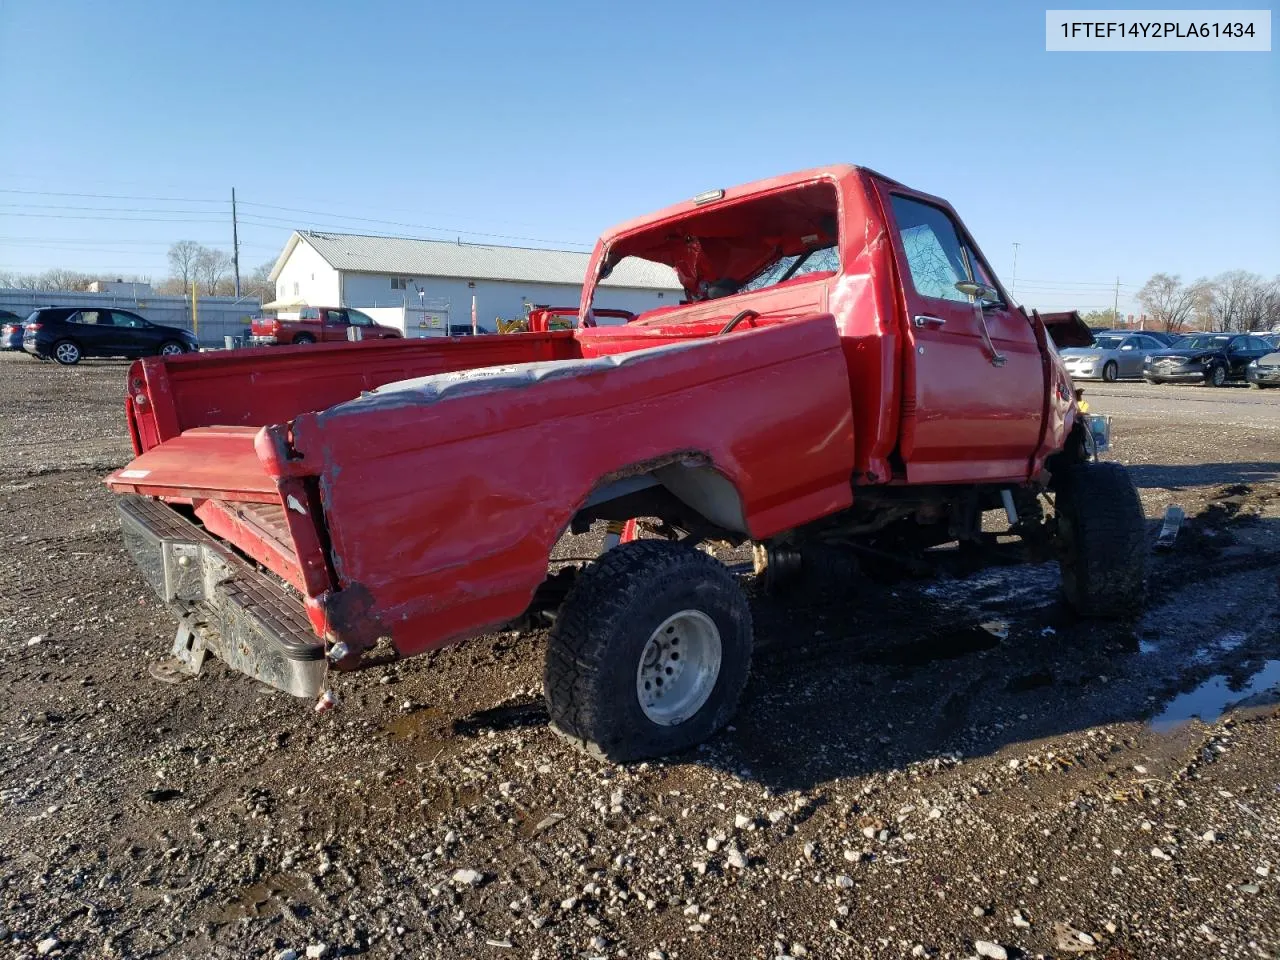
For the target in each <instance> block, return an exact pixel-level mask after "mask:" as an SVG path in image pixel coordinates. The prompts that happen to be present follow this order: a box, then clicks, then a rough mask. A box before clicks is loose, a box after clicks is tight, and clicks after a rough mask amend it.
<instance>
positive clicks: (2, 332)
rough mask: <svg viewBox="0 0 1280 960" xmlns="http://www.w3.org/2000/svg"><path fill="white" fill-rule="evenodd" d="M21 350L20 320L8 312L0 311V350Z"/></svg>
mask: <svg viewBox="0 0 1280 960" xmlns="http://www.w3.org/2000/svg"><path fill="white" fill-rule="evenodd" d="M21 349H22V318H21V317H20V316H18V315H17V314H16V313H13V312H12V311H10V310H0V350H21Z"/></svg>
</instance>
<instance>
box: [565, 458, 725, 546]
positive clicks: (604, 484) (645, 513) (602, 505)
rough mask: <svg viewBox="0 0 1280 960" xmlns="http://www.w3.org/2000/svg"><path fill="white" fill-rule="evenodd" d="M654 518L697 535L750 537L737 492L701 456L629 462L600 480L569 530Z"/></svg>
mask: <svg viewBox="0 0 1280 960" xmlns="http://www.w3.org/2000/svg"><path fill="white" fill-rule="evenodd" d="M634 517H657V518H659V519H661V520H664V521H666V522H667V523H670V524H672V525H673V526H675V527H678V528H680V529H683V530H686V531H688V532H691V533H692V532H698V533H699V534H701V535H702V536H703V537H712V538H715V539H723V540H728V541H730V542H735V543H737V542H741V541H743V540H746V539H748V538H749V537H750V534H749V533H748V531H747V523H746V512H745V509H744V505H743V501H742V494H741V493H740V492H739V490H738V488H737V486H736V485H735V484H734V482H733V481H732V480H731V479H729V477H728V476H726V475H725V473H724V472H723V471H721V470H719V469H717V468H716V466H715V465H714V464H713V463H712V462H711V460H710V458H708V457H706V456H705V455H702V454H694V455H690V454H677V455H672V456H670V457H663V458H658V459H657V460H649V461H645V462H642V463H635V464H631V465H629V466H627V467H624V468H622V469H621V470H618V471H615V472H614V473H612V474H610V475H609V476H608V477H605V478H602V479H601V481H600V482H599V483H598V484H597V485H596V487H595V489H594V490H593V491H592V492H591V495H590V496H589V497H588V498H587V502H586V504H585V505H584V506H583V507H582V508H581V509H580V510H579V511H578V512H577V513H576V514H575V515H574V518H573V521H572V523H571V526H570V529H571V530H572V531H573V532H574V533H583V532H585V531H586V529H587V528H588V527H589V526H590V525H591V524H592V523H593V522H594V521H596V520H630V519H632V518H634Z"/></svg>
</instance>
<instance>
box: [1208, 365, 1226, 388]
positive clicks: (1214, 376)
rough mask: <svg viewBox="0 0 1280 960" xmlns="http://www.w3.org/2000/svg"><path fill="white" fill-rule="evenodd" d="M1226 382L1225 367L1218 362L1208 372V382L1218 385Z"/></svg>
mask: <svg viewBox="0 0 1280 960" xmlns="http://www.w3.org/2000/svg"><path fill="white" fill-rule="evenodd" d="M1226 382H1227V368H1226V367H1224V366H1222V365H1221V364H1219V365H1218V366H1216V367H1214V368H1213V370H1212V371H1211V372H1210V373H1209V383H1210V384H1211V385H1212V386H1215V387H1220V386H1222V385H1223V384H1224V383H1226Z"/></svg>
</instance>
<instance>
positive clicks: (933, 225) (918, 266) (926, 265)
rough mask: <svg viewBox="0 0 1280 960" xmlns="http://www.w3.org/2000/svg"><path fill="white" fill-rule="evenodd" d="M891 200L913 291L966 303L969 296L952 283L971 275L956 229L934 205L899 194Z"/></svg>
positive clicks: (949, 219) (921, 294) (969, 278)
mask: <svg viewBox="0 0 1280 960" xmlns="http://www.w3.org/2000/svg"><path fill="white" fill-rule="evenodd" d="M891 200H892V204H893V217H894V219H895V220H896V221H897V222H898V235H899V237H900V238H901V240H902V249H903V252H904V253H905V254H906V257H907V269H908V270H909V271H910V273H911V285H912V286H914V287H915V289H916V293H918V294H920V296H922V297H933V298H935V299H938V300H952V301H955V302H957V303H968V302H969V298H968V297H967V296H965V295H964V294H963V293H961V292H960V291H959V290H957V289H956V284H957V283H959V282H960V281H961V280H971V279H973V278H972V277H971V276H970V275H969V267H968V263H967V258H966V257H965V253H964V247H963V245H962V244H961V243H960V236H959V231H957V230H956V227H955V224H954V223H952V222H951V218H950V217H949V216H947V215H946V214H945V213H944V212H943V211H942V210H940V209H938V208H937V207H934V206H930V205H929V204H927V203H921V202H920V201H918V200H912V199H910V198H908V197H899V196H893V197H892V198H891ZM984 282H987V281H984Z"/></svg>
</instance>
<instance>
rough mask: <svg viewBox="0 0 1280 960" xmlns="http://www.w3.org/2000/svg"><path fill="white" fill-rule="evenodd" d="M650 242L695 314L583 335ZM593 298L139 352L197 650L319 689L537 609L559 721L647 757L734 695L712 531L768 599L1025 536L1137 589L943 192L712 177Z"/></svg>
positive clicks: (118, 484)
mask: <svg viewBox="0 0 1280 960" xmlns="http://www.w3.org/2000/svg"><path fill="white" fill-rule="evenodd" d="M631 257H638V258H641V259H645V260H649V261H653V262H657V263H661V264H665V265H667V266H670V267H672V268H673V269H674V270H675V272H676V274H677V276H678V277H679V279H680V282H681V284H682V286H683V288H684V292H685V299H684V300H683V301H682V302H681V303H680V304H679V305H674V306H669V307H663V308H660V309H658V310H653V311H649V312H648V313H644V314H640V315H639V316H637V317H635V318H634V319H632V320H630V321H629V322H627V323H625V324H622V325H618V326H605V325H601V324H597V323H596V322H595V315H594V310H593V301H594V291H595V286H596V284H597V283H598V282H599V281H600V280H601V279H603V278H605V277H607V276H608V275H609V273H610V272H611V271H612V270H613V269H614V268H615V267H616V266H617V265H618V264H619V263H621V262H622V261H623V260H625V259H627V258H631ZM578 316H579V318H580V319H579V323H578V325H577V327H576V328H575V329H573V330H564V331H548V332H531V333H527V334H523V335H521V336H483V337H475V338H466V339H462V340H449V341H432V340H411V341H395V342H383V343H377V342H374V343H355V344H345V345H343V346H341V347H337V346H333V347H330V346H325V345H317V346H315V347H314V348H312V349H310V350H307V351H280V352H278V353H271V354H263V353H261V352H253V353H229V354H226V355H201V356H194V355H193V356H182V357H174V358H155V359H147V360H143V361H140V362H139V363H136V364H134V366H133V367H132V368H131V370H130V372H129V375H128V398H127V401H126V410H127V415H128V418H129V424H130V431H131V435H132V437H133V441H134V447H135V450H136V452H137V457H136V459H135V460H134V461H133V462H132V463H130V464H129V465H128V466H127V467H125V468H124V469H122V470H119V471H116V472H115V473H113V474H112V475H111V476H110V477H108V478H107V483H108V485H109V486H110V487H111V488H112V489H113V490H114V491H115V492H117V493H119V494H120V495H121V500H120V511H121V515H122V523H123V525H124V530H125V536H126V542H127V543H128V545H129V547H130V550H131V551H132V553H133V555H134V557H135V559H136V560H137V562H138V564H139V567H140V568H141V569H142V570H143V572H144V573H145V574H146V576H147V579H148V580H149V582H150V583H151V584H152V586H153V587H154V588H155V589H156V590H157V592H158V593H159V594H160V596H161V597H162V598H163V599H164V600H165V601H166V602H167V603H168V604H170V606H171V607H172V609H173V610H174V612H175V614H176V615H177V616H178V617H179V620H180V628H179V631H178V638H177V641H176V642H175V647H174V652H175V654H176V655H177V656H178V657H179V659H181V660H182V661H183V662H184V663H185V664H186V665H187V667H188V669H192V670H195V669H199V666H200V663H201V661H202V659H203V658H204V657H205V656H206V655H208V654H210V653H212V654H213V655H215V656H218V657H219V658H221V659H223V660H224V661H226V662H227V663H229V664H231V665H232V666H234V667H236V668H238V669H240V670H242V671H244V672H246V673H249V674H250V675H252V676H255V677H258V678H259V679H262V680H264V681H266V682H268V683H271V684H273V685H275V686H277V687H279V688H281V689H284V690H288V691H289V692H291V693H294V694H297V695H300V696H314V695H318V694H320V693H321V692H322V691H323V690H324V689H325V685H326V683H327V682H328V677H329V673H328V668H329V667H330V666H333V667H336V668H337V669H338V670H344V669H353V668H357V667H361V666H367V665H369V664H371V663H380V662H386V660H387V659H389V658H397V657H407V656H412V655H414V654H417V653H421V652H423V651H426V650H431V649H435V648H438V647H441V646H443V645H446V644H450V643H454V642H457V641H459V640H463V639H465V638H467V637H471V636H475V635H477V634H480V633H483V632H485V631H486V630H491V629H494V628H497V627H501V626H503V625H509V624H512V623H516V622H528V621H529V620H530V619H531V618H532V619H536V618H538V617H545V618H546V619H548V620H552V621H554V626H553V627H552V632H551V637H550V641H549V649H548V653H547V665H546V688H547V699H548V706H549V709H550V712H551V716H552V720H553V723H554V725H555V726H556V728H557V729H558V730H560V732H562V733H564V734H566V735H567V736H569V737H571V738H572V739H574V740H575V741H577V742H579V743H580V744H582V745H584V746H585V747H587V748H588V749H591V750H592V751H593V752H596V753H599V754H602V755H604V756H608V757H610V758H613V759H618V760H629V759H634V758H637V757H642V756H652V755H657V754H662V753H667V752H670V751H672V750H677V749H681V748H683V747H686V746H689V745H690V744H693V743H696V742H698V741H700V740H701V739H704V738H705V737H706V736H709V735H710V734H711V733H713V732H714V731H715V730H716V729H718V728H719V727H720V726H721V725H722V724H723V723H724V722H725V721H726V720H727V718H728V717H729V716H730V715H731V714H732V711H733V709H734V706H735V704H736V702H737V698H738V695H739V694H740V692H741V689H742V686H743V684H744V683H745V679H746V675H747V669H748V665H749V660H750V652H751V645H752V638H751V625H750V610H749V608H748V607H747V604H746V601H745V598H744V597H743V596H742V592H741V590H740V588H739V587H738V585H737V580H736V578H735V577H734V575H733V573H732V572H731V571H729V570H728V569H727V568H725V567H724V566H723V565H721V564H719V563H717V562H716V561H715V560H713V559H712V558H711V557H709V556H708V555H707V554H706V553H705V552H702V551H700V550H698V549H696V547H697V546H698V545H699V544H703V543H708V542H710V543H728V544H742V543H747V542H750V543H751V544H752V545H753V548H754V550H753V552H754V555H755V557H756V564H755V566H756V573H757V574H758V575H759V576H760V577H762V578H763V579H764V582H765V583H766V584H768V585H772V586H778V585H781V584H783V583H784V582H785V581H786V580H787V579H788V578H789V577H791V578H794V577H803V576H805V575H806V574H808V573H811V572H812V571H814V570H817V569H825V570H830V569H832V565H831V564H830V563H827V562H825V561H826V560H828V559H829V558H830V557H831V556H832V555H834V554H839V555H840V556H842V557H844V558H845V559H846V560H847V561H849V562H846V563H843V564H837V565H835V567H836V568H838V569H841V570H844V571H848V572H849V575H850V576H853V575H855V571H856V561H857V558H858V557H860V556H861V557H869V556H870V557H876V558H879V560H878V562H885V560H884V558H889V561H888V562H900V563H902V564H903V565H904V566H905V567H907V568H911V567H913V566H917V565H919V564H921V563H925V562H932V561H933V560H935V559H938V558H945V556H946V555H947V554H948V550H946V549H939V548H942V547H945V546H946V545H951V546H952V547H953V548H954V549H953V550H951V551H950V552H952V553H960V554H963V555H964V556H965V557H966V562H970V563H971V562H972V561H973V558H974V557H975V556H979V557H982V556H987V555H988V554H989V555H991V556H992V557H994V556H995V555H997V554H1000V553H1002V552H1004V553H1007V548H1008V546H1009V542H1010V541H1016V545H1017V549H1019V550H1022V551H1023V552H1024V554H1025V555H1026V556H1028V557H1048V556H1056V557H1058V559H1059V560H1060V562H1061V564H1062V567H1063V586H1064V592H1065V594H1066V597H1067V599H1068V601H1069V602H1071V603H1072V604H1073V605H1074V606H1075V607H1076V608H1077V609H1078V610H1080V611H1081V612H1082V613H1085V614H1098V615H1123V614H1126V613H1129V612H1131V611H1132V610H1133V609H1134V608H1135V606H1136V605H1137V604H1138V603H1139V602H1140V600H1141V595H1142V581H1143V572H1144V556H1145V542H1144V539H1143V538H1144V526H1143V517H1142V512H1141V507H1140V504H1139V503H1138V500H1137V496H1136V493H1134V491H1133V487H1132V484H1131V483H1129V481H1128V477H1127V475H1126V474H1125V473H1124V471H1123V468H1120V467H1118V466H1116V465H1114V464H1104V463H1097V462H1095V458H1094V457H1092V456H1091V452H1092V439H1091V435H1090V434H1089V431H1088V430H1087V429H1085V425H1084V424H1083V422H1082V419H1081V417H1080V414H1079V411H1078V409H1077V405H1076V399H1075V391H1074V388H1073V386H1072V384H1071V381H1070V378H1069V376H1068V375H1067V373H1066V370H1065V368H1064V366H1063V364H1062V362H1061V361H1060V359H1059V358H1058V356H1057V353H1056V350H1055V349H1054V347H1053V344H1052V341H1051V340H1050V339H1049V337H1048V335H1047V334H1046V329H1045V326H1044V324H1043V323H1042V322H1041V321H1040V319H1039V318H1038V317H1037V316H1036V315H1034V314H1032V315H1028V314H1026V313H1025V312H1024V311H1022V310H1021V309H1020V308H1018V307H1016V306H1015V305H1014V304H1013V302H1012V300H1011V298H1010V297H1009V296H1008V294H1007V293H1006V292H1005V291H1004V289H1003V287H1002V286H1001V285H1000V283H999V281H998V280H997V279H996V277H995V274H994V272H993V271H992V270H991V268H990V266H989V264H988V263H987V261H986V260H985V259H984V258H983V256H982V254H981V251H980V249H979V248H978V246H977V244H976V242H975V241H974V240H973V238H972V237H970V236H969V234H968V233H967V231H966V230H965V228H964V226H963V224H962V223H961V221H960V220H959V218H958V216H957V215H956V214H955V212H954V211H953V210H952V209H951V208H950V207H949V206H948V205H947V204H946V203H945V202H944V201H941V200H939V199H937V198H934V197H929V196H926V195H924V194H921V193H918V192H916V191H913V190H910V189H908V188H906V187H904V186H902V185H901V184H898V183H896V182H895V181H892V180H889V179H888V178H886V177H883V176H881V175H879V174H876V173H874V172H872V171H869V170H865V169H863V168H859V167H852V166H835V167H826V168H820V169H817V170H810V171H805V172H802V173H797V174H792V175H789V176H785V177H778V178H774V179H772V180H767V181H762V182H759V183H754V184H748V185H746V186H743V187H738V188H735V189H732V190H726V191H713V192H712V193H709V194H704V195H701V196H699V197H697V198H695V199H694V200H692V201H689V202H686V203H682V204H678V205H676V206H674V207H671V208H669V209H667V210H664V211H660V212H659V213H656V214H653V215H651V216H648V217H643V218H640V219H638V220H635V221H631V222H630V223H626V224H623V225H621V226H619V227H617V228H615V229H614V230H612V231H610V232H608V233H606V234H605V235H604V236H603V237H602V238H601V239H600V241H599V242H598V243H597V245H596V247H595V250H594V252H593V254H592V256H591V259H590V261H589V265H588V272H587V276H586V277H585V282H584V287H583V297H582V302H581V304H580V306H579V311H578ZM993 509H1003V510H1004V511H1005V513H1006V515H1007V517H1008V522H1009V530H1008V531H1005V532H1004V536H1003V539H1001V538H999V537H996V536H995V535H992V534H988V533H986V532H984V530H983V524H982V516H983V513H984V512H985V511H988V510H993ZM636 517H643V518H649V520H648V521H646V523H647V526H646V527H645V529H647V530H650V531H652V535H650V536H648V537H645V538H642V539H638V540H633V542H628V543H623V544H622V545H620V546H616V547H613V548H612V549H609V550H607V551H606V552H605V553H603V554H602V555H601V557H600V558H599V559H598V560H597V561H595V562H594V563H591V564H589V565H586V566H582V567H577V566H568V567H566V566H563V565H557V566H558V569H556V570H555V571H554V572H550V570H549V566H550V560H549V558H550V556H551V552H552V549H553V547H554V546H555V544H556V542H557V541H558V540H559V539H560V538H561V537H562V536H563V535H564V534H565V532H566V531H578V532H581V531H583V530H585V529H586V528H587V527H588V526H589V525H590V524H592V523H593V522H596V521H601V520H603V521H609V522H611V523H615V524H617V523H620V522H622V521H626V520H629V519H632V518H636ZM629 529H630V530H632V531H634V530H635V529H636V526H635V525H634V524H631V525H629Z"/></svg>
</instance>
